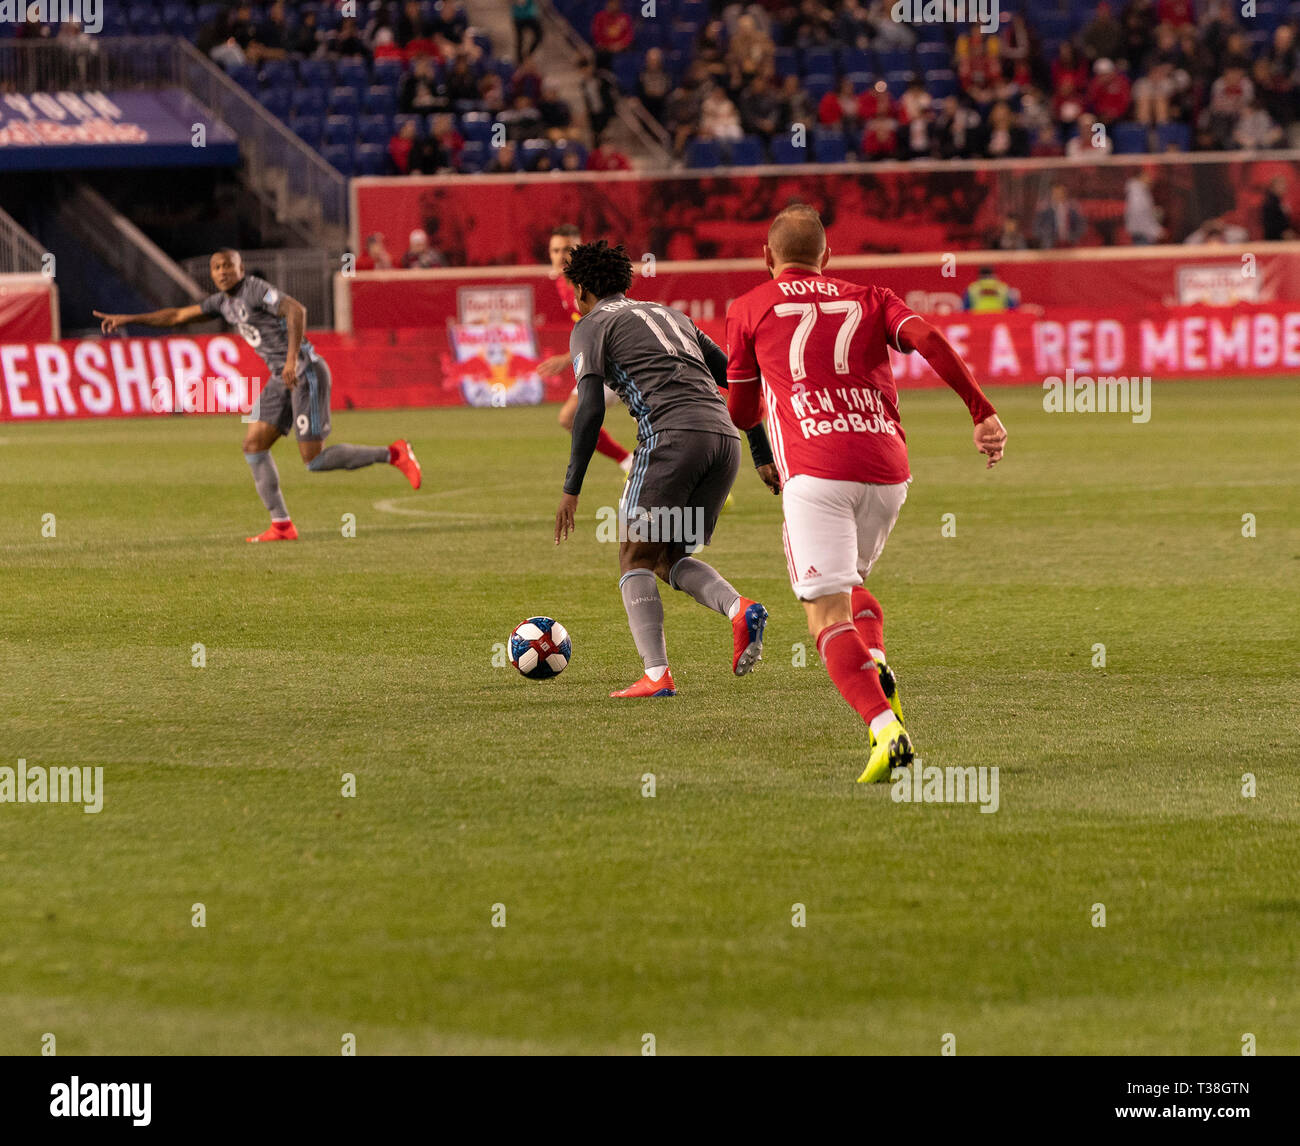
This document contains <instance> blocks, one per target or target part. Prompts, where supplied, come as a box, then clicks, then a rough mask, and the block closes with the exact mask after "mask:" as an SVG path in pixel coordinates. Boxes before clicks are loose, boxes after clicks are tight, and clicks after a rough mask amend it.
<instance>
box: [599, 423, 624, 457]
mask: <svg viewBox="0 0 1300 1146" xmlns="http://www.w3.org/2000/svg"><path fill="white" fill-rule="evenodd" d="M596 452H597V453H601V454H604V455H605V456H606V457H607V458H613V459H614V460H615V461H616V462H621V461H622V460H623V459H624V458H625V457H627V456H628V454H629V453H631V451H630V450H625V449H624V448H623V447H622V446H620V445H619V444H618V442H616V441H615V440H614V439H613V438H612V437H611V436H610V433H609V431H608V430H606V429H604V428H602V429H601V431H600V437H598V438H597V439H596Z"/></svg>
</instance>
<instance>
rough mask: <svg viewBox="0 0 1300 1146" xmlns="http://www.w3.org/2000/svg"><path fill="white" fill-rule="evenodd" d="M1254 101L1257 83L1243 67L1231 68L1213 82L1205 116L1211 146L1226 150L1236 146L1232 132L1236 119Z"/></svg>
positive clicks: (1234, 128)
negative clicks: (1252, 80)
mask: <svg viewBox="0 0 1300 1146" xmlns="http://www.w3.org/2000/svg"><path fill="white" fill-rule="evenodd" d="M1254 102H1255V85H1254V84H1252V83H1251V82H1250V79H1249V77H1248V76H1247V75H1246V73H1245V72H1244V71H1243V70H1242V69H1241V68H1239V67H1236V66H1235V65H1234V66H1232V67H1229V68H1227V69H1226V70H1225V71H1224V73H1223V75H1221V76H1220V77H1219V78H1218V79H1217V80H1215V81H1214V83H1213V84H1212V85H1211V86H1210V102H1209V106H1208V107H1207V108H1206V110H1205V115H1204V120H1205V123H1204V126H1205V128H1206V130H1207V132H1208V134H1209V141H1210V146H1211V147H1213V148H1215V149H1216V150H1224V149H1226V148H1230V147H1231V146H1232V145H1233V139H1232V134H1233V132H1234V131H1235V130H1236V127H1237V121H1238V120H1239V119H1240V118H1241V117H1242V116H1243V115H1244V114H1245V113H1246V109H1247V108H1249V107H1250V106H1251V104H1252V103H1254Z"/></svg>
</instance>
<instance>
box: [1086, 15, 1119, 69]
mask: <svg viewBox="0 0 1300 1146" xmlns="http://www.w3.org/2000/svg"><path fill="white" fill-rule="evenodd" d="M1079 43H1080V45H1081V46H1082V48H1083V54H1084V56H1085V57H1087V59H1088V60H1089V61H1090V62H1092V61H1096V60H1113V59H1115V57H1116V56H1118V55H1120V54H1121V50H1122V48H1123V46H1124V28H1123V26H1122V25H1121V24H1120V22H1119V21H1118V20H1116V19H1115V16H1114V13H1113V12H1112V11H1111V7H1110V4H1108V3H1107V2H1106V0H1101V3H1100V4H1098V5H1097V14H1096V15H1095V16H1093V18H1092V19H1091V20H1090V21H1089V22H1088V24H1087V25H1086V26H1085V27H1084V29H1083V32H1082V34H1081V35H1080V36H1079Z"/></svg>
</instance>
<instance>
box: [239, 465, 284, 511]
mask: <svg viewBox="0 0 1300 1146" xmlns="http://www.w3.org/2000/svg"><path fill="white" fill-rule="evenodd" d="M244 460H245V461H246V462H247V463H248V468H249V469H251V470H252V471H253V484H254V485H255V486H257V496H258V497H260V498H261V499H262V504H263V505H264V506H266V508H267V509H268V510H270V512H271V520H272V521H288V520H289V510H288V508H287V507H286V506H285V504H284V497H283V496H282V495H281V493H280V471H279V470H278V469H276V468H275V459H274V458H273V457H271V452H270V450H262V451H260V452H259V453H256V454H245V455H244Z"/></svg>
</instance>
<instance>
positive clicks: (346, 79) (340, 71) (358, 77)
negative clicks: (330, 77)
mask: <svg viewBox="0 0 1300 1146" xmlns="http://www.w3.org/2000/svg"><path fill="white" fill-rule="evenodd" d="M334 82H335V83H338V84H347V85H348V86H349V87H354V88H366V87H369V86H370V72H369V71H368V70H367V68H366V65H365V64H364V63H363V62H362V61H361V60H339V62H338V64H337V65H335V68H334Z"/></svg>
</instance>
